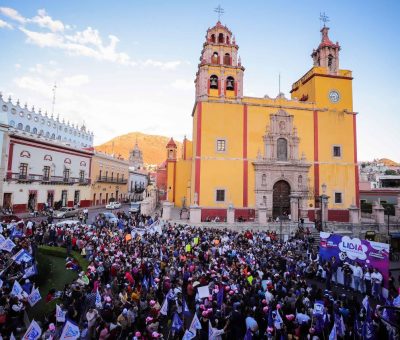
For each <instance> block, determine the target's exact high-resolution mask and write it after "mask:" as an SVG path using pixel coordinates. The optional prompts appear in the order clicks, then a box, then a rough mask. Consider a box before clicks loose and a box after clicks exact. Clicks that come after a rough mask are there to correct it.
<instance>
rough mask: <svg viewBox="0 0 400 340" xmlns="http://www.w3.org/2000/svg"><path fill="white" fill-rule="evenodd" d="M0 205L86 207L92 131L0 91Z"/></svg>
mask: <svg viewBox="0 0 400 340" xmlns="http://www.w3.org/2000/svg"><path fill="white" fill-rule="evenodd" d="M0 146H1V149H0V151H1V155H2V157H1V162H0V176H1V178H2V179H3V180H2V181H1V185H0V206H1V207H3V208H12V209H13V211H14V213H18V212H26V211H29V210H42V209H43V207H44V205H45V203H47V204H48V205H49V206H52V207H55V206H73V205H75V204H79V205H80V206H81V207H85V206H89V205H90V203H91V189H90V184H91V162H92V156H93V153H92V152H91V151H90V150H92V146H93V133H91V132H89V131H86V128H85V127H80V128H78V126H76V127H75V126H74V125H72V126H71V125H69V124H68V123H67V124H65V123H61V122H60V121H59V119H58V118H57V119H53V118H49V117H48V116H47V115H46V114H45V115H42V114H41V113H40V112H38V113H36V112H35V111H34V109H32V110H28V109H27V108H26V105H25V107H24V108H22V107H21V106H20V105H19V102H17V103H16V104H15V105H14V104H13V103H12V102H11V99H9V100H8V101H7V102H5V101H4V100H3V98H2V96H1V94H0Z"/></svg>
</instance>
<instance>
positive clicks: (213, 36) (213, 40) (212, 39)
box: [210, 34, 215, 43]
mask: <svg viewBox="0 0 400 340" xmlns="http://www.w3.org/2000/svg"><path fill="white" fill-rule="evenodd" d="M210 40H211V42H213V43H215V34H211V38H210Z"/></svg>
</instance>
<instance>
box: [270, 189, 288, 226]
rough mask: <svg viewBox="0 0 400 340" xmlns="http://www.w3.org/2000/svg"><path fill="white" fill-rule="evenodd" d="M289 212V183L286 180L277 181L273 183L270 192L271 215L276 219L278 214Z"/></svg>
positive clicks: (285, 214) (286, 214)
mask: <svg viewBox="0 0 400 340" xmlns="http://www.w3.org/2000/svg"><path fill="white" fill-rule="evenodd" d="M289 214H290V185H289V183H288V182H286V181H278V182H276V183H275V184H274V187H273V194H272V216H273V218H274V219H276V218H277V217H279V216H282V215H283V216H288V215H289Z"/></svg>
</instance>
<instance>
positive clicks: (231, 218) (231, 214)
mask: <svg viewBox="0 0 400 340" xmlns="http://www.w3.org/2000/svg"><path fill="white" fill-rule="evenodd" d="M226 222H227V223H229V224H233V223H235V208H234V207H233V206H232V205H230V206H229V207H228V209H227V211H226Z"/></svg>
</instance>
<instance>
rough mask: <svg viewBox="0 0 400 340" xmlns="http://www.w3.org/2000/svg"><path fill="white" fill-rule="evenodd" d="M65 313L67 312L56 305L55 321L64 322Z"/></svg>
mask: <svg viewBox="0 0 400 340" xmlns="http://www.w3.org/2000/svg"><path fill="white" fill-rule="evenodd" d="M65 314H67V311H63V310H62V309H61V307H60V306H59V305H56V320H57V322H65Z"/></svg>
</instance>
